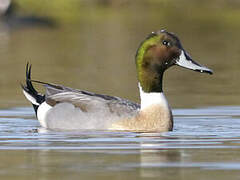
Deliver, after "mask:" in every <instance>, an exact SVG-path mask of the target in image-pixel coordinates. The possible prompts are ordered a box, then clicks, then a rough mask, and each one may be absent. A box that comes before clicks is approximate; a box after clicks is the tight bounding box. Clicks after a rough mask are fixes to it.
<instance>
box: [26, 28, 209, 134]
mask: <svg viewBox="0 0 240 180" xmlns="http://www.w3.org/2000/svg"><path fill="white" fill-rule="evenodd" d="M135 60H136V67H137V76H138V81H139V82H138V87H139V91H140V98H141V104H140V105H139V104H137V103H134V102H131V101H129V100H126V99H122V98H119V97H115V96H108V95H101V94H95V93H92V92H88V91H82V90H77V89H72V88H69V87H65V86H62V85H56V84H50V83H44V82H41V81H35V80H31V65H28V64H27V67H26V84H25V85H22V88H23V93H24V95H25V96H26V98H27V99H28V100H29V101H30V102H31V103H32V105H33V107H34V110H35V112H36V116H37V118H38V120H39V122H40V124H41V126H42V127H44V128H48V129H55V130H57V129H59V130H80V129H97V130H128V131H144V132H146V131H157V132H164V131H171V130H172V129H173V116H172V112H171V108H170V106H169V105H168V102H167V100H166V98H165V96H164V94H163V88H162V79H163V74H164V72H165V71H166V70H167V69H168V68H170V67H171V66H173V65H178V66H181V67H184V68H187V69H191V70H194V71H198V72H202V73H209V74H212V70H210V69H208V68H207V67H205V66H202V65H200V64H198V63H196V62H195V61H193V60H192V58H191V57H190V55H189V54H188V53H187V52H186V51H185V50H184V48H183V46H182V44H181V42H180V40H179V39H178V37H177V36H176V35H175V34H173V33H170V32H167V31H166V30H160V31H157V32H152V33H151V34H150V35H149V36H148V37H147V38H146V39H145V40H144V41H143V42H142V43H141V44H140V46H139V48H138V50H137V53H136V56H135ZM32 82H35V83H41V84H43V85H44V86H45V89H46V93H45V94H44V95H43V94H40V93H38V92H37V91H36V90H35V89H34V87H33V85H32Z"/></svg>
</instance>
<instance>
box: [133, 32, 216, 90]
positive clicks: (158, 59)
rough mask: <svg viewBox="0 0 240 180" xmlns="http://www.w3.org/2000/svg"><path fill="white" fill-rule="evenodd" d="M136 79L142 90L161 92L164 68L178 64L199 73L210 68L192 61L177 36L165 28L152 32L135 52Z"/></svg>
mask: <svg viewBox="0 0 240 180" xmlns="http://www.w3.org/2000/svg"><path fill="white" fill-rule="evenodd" d="M136 65H137V72H138V80H139V83H140V86H141V88H142V90H143V91H144V92H162V77H163V73H164V71H165V70H166V69H168V68H169V67H171V66H173V65H178V66H181V67H184V68H187V69H191V70H194V71H198V72H201V73H209V74H212V73H213V72H212V70H211V69H208V68H207V67H205V66H202V65H200V64H198V63H197V62H195V61H193V60H192V58H191V57H190V55H189V54H188V53H187V52H186V51H185V50H184V48H183V46H182V44H181V42H180V40H179V39H178V37H177V36H176V35H175V34H173V33H169V32H167V31H165V30H160V31H157V32H152V33H151V34H150V35H149V36H148V37H147V38H146V39H145V40H144V41H143V42H142V43H141V44H140V46H139V48H138V50H137V53H136Z"/></svg>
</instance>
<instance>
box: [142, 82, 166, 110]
mask: <svg viewBox="0 0 240 180" xmlns="http://www.w3.org/2000/svg"><path fill="white" fill-rule="evenodd" d="M138 87H139V91H140V98H141V109H144V108H146V107H149V106H151V105H155V104H160V105H162V106H163V107H166V108H168V102H167V100H166V98H165V96H164V94H163V92H151V93H146V92H144V91H143V90H142V87H141V85H140V83H139V84H138Z"/></svg>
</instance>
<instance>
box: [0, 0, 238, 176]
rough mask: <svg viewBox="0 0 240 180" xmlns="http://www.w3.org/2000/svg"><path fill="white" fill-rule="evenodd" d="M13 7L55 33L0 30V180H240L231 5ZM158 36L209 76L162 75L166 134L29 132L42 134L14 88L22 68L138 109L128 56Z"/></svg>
mask: <svg viewBox="0 0 240 180" xmlns="http://www.w3.org/2000/svg"><path fill="white" fill-rule="evenodd" d="M34 2H35V1H34ZM17 3H18V4H19V10H18V13H19V15H21V16H22V15H27V14H34V15H38V16H46V15H47V16H49V17H51V18H53V19H55V20H56V22H57V24H58V25H57V26H56V27H55V28H47V27H45V28H44V27H38V26H35V27H26V28H19V29H15V28H8V26H7V25H6V24H4V23H2V24H1V26H0V69H1V76H0V87H1V88H0V107H1V110H0V129H1V132H0V159H1V163H0V177H1V179H7V180H8V179H43V180H45V179H61V178H65V179H127V180H128V179H147V178H151V179H174V180H175V179H184V180H186V179H211V180H212V179H218V180H221V179H236V178H239V176H240V173H239V169H240V159H239V148H240V146H239V142H240V134H239V129H240V118H239V117H240V108H239V105H240V96H239V92H240V83H239V77H240V71H239V67H240V61H239V59H240V45H239V35H238V34H239V32H240V22H239V17H240V3H239V2H238V1H234V0H231V1H223V0H220V1H217V0H215V1H197V0H196V1H187V0H180V1H178V0H162V1H154V0H151V1H144V0H143V1H128V0H125V1H122V2H121V3H120V1H117V0H115V1H92V2H89V1H80V0H79V1H76V0H71V1H69V3H67V1H62V0H61V1H59V3H58V2H57V1H56V0H53V1H51V2H48V1H43V0H42V1H38V2H37V1H36V2H35V3H33V1H32V2H30V1H29V3H27V0H22V1H19V2H17ZM48 3H49V4H48ZM163 28H164V29H167V30H169V31H171V32H175V33H176V34H177V35H178V36H179V37H180V39H181V41H182V44H183V46H184V48H185V49H186V50H187V51H188V53H189V54H191V56H192V58H193V59H194V60H196V61H198V62H199V63H201V64H203V65H205V66H207V67H209V68H211V69H213V70H214V74H213V75H212V76H210V75H207V74H200V73H197V72H193V71H189V70H186V69H182V68H179V67H173V68H171V69H169V70H168V71H167V73H166V74H165V77H164V92H165V94H166V97H167V99H168V101H169V103H170V105H171V107H172V108H173V109H174V115H175V128H174V131H173V132H169V133H163V134H140V133H130V132H94V131H91V132H89V131H84V132H67V133H64V132H48V131H47V132H45V131H43V132H42V131H41V133H36V132H34V131H32V130H33V129H36V128H39V127H40V126H39V123H38V121H37V120H36V118H35V116H34V112H33V109H32V107H30V103H29V102H28V101H27V100H26V99H25V97H24V96H23V94H22V91H21V88H20V83H23V82H24V79H25V66H26V63H27V62H30V63H31V64H32V65H33V69H32V76H33V79H38V80H42V81H47V82H53V83H58V84H64V85H66V86H70V87H73V88H78V89H84V90H89V91H93V92H97V93H104V94H109V95H115V96H119V97H124V98H127V99H130V100H132V101H137V102H138V101H139V97H138V89H137V79H136V70H135V62H134V56H135V52H136V49H137V47H138V45H139V43H140V42H141V41H142V40H143V39H144V38H145V37H146V36H147V35H148V34H149V33H150V32H152V31H155V30H159V29H163ZM38 88H39V89H40V90H42V92H43V89H42V88H41V87H38ZM25 107H27V108H25Z"/></svg>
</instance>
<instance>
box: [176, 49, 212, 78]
mask: <svg viewBox="0 0 240 180" xmlns="http://www.w3.org/2000/svg"><path fill="white" fill-rule="evenodd" d="M176 64H177V65H178V66H181V67H184V68H187V69H191V70H194V71H198V72H201V73H208V74H213V71H212V70H211V69H208V68H207V67H205V66H202V65H200V64H198V63H196V62H195V61H193V60H192V58H191V57H190V56H189V55H188V54H187V53H186V52H185V51H184V50H182V52H181V55H180V56H179V58H178V59H177V60H176Z"/></svg>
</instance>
